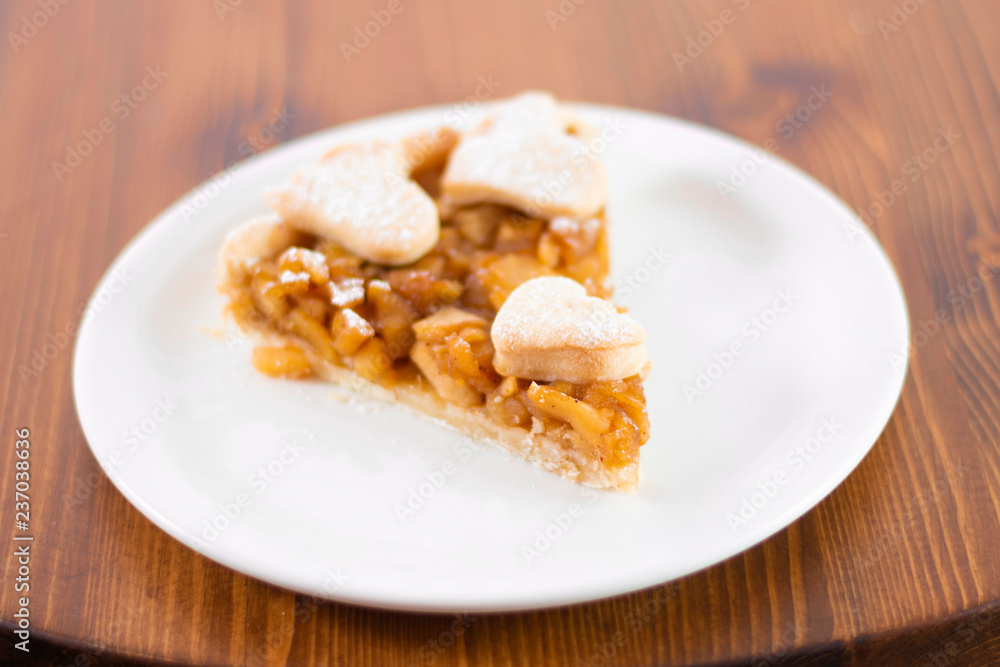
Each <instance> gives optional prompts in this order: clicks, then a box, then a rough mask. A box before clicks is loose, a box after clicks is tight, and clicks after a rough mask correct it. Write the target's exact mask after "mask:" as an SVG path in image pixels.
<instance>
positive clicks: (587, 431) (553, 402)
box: [528, 382, 613, 443]
mask: <svg viewBox="0 0 1000 667" xmlns="http://www.w3.org/2000/svg"><path fill="white" fill-rule="evenodd" d="M528 399H529V400H530V401H531V404H532V405H533V406H535V408H536V409H537V410H539V411H540V412H541V413H543V414H545V415H548V416H550V417H554V418H556V419H560V420H562V421H564V422H568V423H569V424H570V426H572V427H573V428H574V429H575V430H577V431H579V432H580V434H581V435H583V436H584V437H586V438H587V439H588V440H589V441H591V442H593V443H599V442H600V437H601V434H603V433H604V432H605V431H607V430H608V427H609V426H610V425H611V414H613V413H612V411H611V410H609V409H607V408H604V409H601V408H595V407H594V406H592V405H588V404H587V403H585V402H583V401H581V400H580V399H578V398H573V397H572V396H567V395H566V394H564V393H562V392H561V391H556V390H555V389H552V388H551V387H546V386H545V385H540V384H537V383H535V382H532V383H531V386H530V387H528Z"/></svg>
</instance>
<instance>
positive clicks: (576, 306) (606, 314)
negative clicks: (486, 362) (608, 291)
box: [492, 277, 646, 352]
mask: <svg viewBox="0 0 1000 667" xmlns="http://www.w3.org/2000/svg"><path fill="white" fill-rule="evenodd" d="M492 337H493V344H494V345H495V346H496V348H497V349H498V350H504V351H508V352H510V351H516V350H518V349H523V348H532V349H541V348H561V347H573V348H580V349H591V350H601V349H608V348H613V347H618V346H621V345H634V344H637V343H641V342H642V341H644V340H645V338H646V333H645V331H643V329H642V327H641V326H639V323H638V322H636V321H635V320H633V319H632V318H631V317H629V316H627V315H623V314H621V313H619V312H618V311H617V310H616V309H615V307H614V305H612V304H611V303H609V302H607V301H604V300H603V299H599V298H597V297H591V296H587V291H586V290H585V289H584V288H583V286H582V285H580V284H579V283H577V282H576V281H574V280H571V279H569V278H561V277H542V278H534V279H532V280H529V281H527V282H526V283H524V284H522V285H521V286H520V287H518V288H517V289H515V290H514V291H513V292H512V293H511V295H510V297H508V299H507V301H506V302H505V303H504V305H503V307H502V308H501V309H500V312H499V313H497V317H496V320H494V322H493V328H492Z"/></svg>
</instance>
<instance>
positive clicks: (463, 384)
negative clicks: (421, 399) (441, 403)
mask: <svg viewBox="0 0 1000 667" xmlns="http://www.w3.org/2000/svg"><path fill="white" fill-rule="evenodd" d="M410 359H412V360H413V363H415V364H416V365H417V368H419V369H420V372H421V373H423V374H424V377H426V378H427V380H428V381H429V382H430V383H431V386H432V387H434V389H435V391H437V393H438V394H439V395H440V396H441V398H443V399H444V400H446V401H448V402H450V403H454V404H456V405H461V406H463V407H471V406H474V405H480V404H481V403H482V401H483V395H482V394H481V393H479V392H478V391H476V390H475V389H474V388H473V387H472V386H471V385H470V384H469V383H468V382H467V381H466V380H464V379H463V378H460V377H453V376H451V375H449V374H448V373H446V372H444V371H443V370H442V369H441V368H440V367H439V366H438V360H437V357H436V355H435V354H434V352H433V351H432V350H431V348H430V346H429V345H428V344H427V343H425V342H423V341H417V342H416V343H414V344H413V347H412V348H411V349H410Z"/></svg>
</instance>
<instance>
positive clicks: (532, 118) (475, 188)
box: [441, 93, 607, 218]
mask: <svg viewBox="0 0 1000 667" xmlns="http://www.w3.org/2000/svg"><path fill="white" fill-rule="evenodd" d="M576 124H577V123H576V121H575V119H572V118H571V117H570V116H568V115H567V113H566V112H565V111H564V110H562V109H561V108H560V107H559V106H558V105H557V104H556V101H555V98H553V97H552V96H551V95H549V94H546V93H524V94H522V95H519V96H517V97H514V98H511V99H510V100H507V101H505V102H501V103H498V104H496V105H495V106H494V107H493V109H492V113H491V114H490V115H489V116H488V117H487V118H486V119H485V121H484V122H483V124H482V125H481V126H480V127H478V128H477V129H475V130H473V131H471V132H469V133H467V134H466V135H464V136H463V137H462V138H461V139H460V140H459V142H458V145H457V146H456V147H455V150H454V151H453V152H452V154H451V157H450V158H449V160H448V166H447V168H446V169H445V172H444V175H443V176H442V178H441V190H442V192H443V193H444V194H445V195H447V196H448V198H449V199H450V200H451V201H452V202H454V203H455V204H457V205H463V204H473V203H478V202H483V201H489V202H494V203H500V204H506V205H508V206H512V207H514V208H517V209H520V210H522V211H525V212H526V213H528V214H529V215H532V216H540V217H543V218H554V217H556V216H568V217H571V218H586V217H590V216H593V215H596V214H597V213H599V212H600V210H601V209H602V208H603V207H604V202H605V200H606V198H607V177H606V175H605V172H604V166H603V165H602V164H601V161H600V160H597V159H593V156H592V155H589V153H588V151H587V144H586V143H584V142H583V141H582V140H581V139H580V138H579V137H577V136H574V135H572V134H569V132H568V131H569V129H570V127H571V126H575V125H576Z"/></svg>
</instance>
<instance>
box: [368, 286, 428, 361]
mask: <svg viewBox="0 0 1000 667" xmlns="http://www.w3.org/2000/svg"><path fill="white" fill-rule="evenodd" d="M367 300H368V302H370V303H371V304H372V305H373V306H374V308H375V318H374V321H373V322H372V324H373V325H374V326H375V331H377V332H378V333H379V334H380V335H381V336H382V338H383V339H384V340H385V342H386V344H387V348H386V349H387V351H388V354H389V356H390V357H391V358H392V359H400V358H402V357H405V356H406V354H407V352H409V351H410V346H411V345H413V340H414V338H413V327H412V323H413V321H414V320H416V319H417V314H416V312H415V311H414V310H413V307H412V306H410V303H409V302H408V301H407V300H406V299H405V298H403V296H402V295H400V294H397V293H396V292H394V291H392V286H391V285H389V283H387V282H385V281H383V280H372V281H371V282H369V283H368V298H367Z"/></svg>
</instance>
